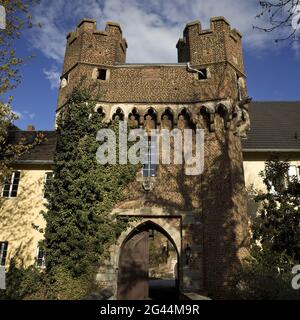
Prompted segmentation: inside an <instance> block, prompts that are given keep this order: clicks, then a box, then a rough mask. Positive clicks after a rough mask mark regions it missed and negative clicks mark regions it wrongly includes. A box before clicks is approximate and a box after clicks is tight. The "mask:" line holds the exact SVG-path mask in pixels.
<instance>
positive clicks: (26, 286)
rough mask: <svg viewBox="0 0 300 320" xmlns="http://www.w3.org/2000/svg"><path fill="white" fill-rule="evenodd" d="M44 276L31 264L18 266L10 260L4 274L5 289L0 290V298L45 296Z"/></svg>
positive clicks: (12, 298) (21, 298) (38, 297)
mask: <svg viewBox="0 0 300 320" xmlns="http://www.w3.org/2000/svg"><path fill="white" fill-rule="evenodd" d="M45 280H46V279H45V276H44V273H43V272H41V270H38V269H37V268H35V267H33V266H31V267H28V268H23V267H18V266H17V265H16V264H15V263H14V261H11V263H10V268H9V270H8V272H7V274H6V290H0V300H23V299H43V298H45Z"/></svg>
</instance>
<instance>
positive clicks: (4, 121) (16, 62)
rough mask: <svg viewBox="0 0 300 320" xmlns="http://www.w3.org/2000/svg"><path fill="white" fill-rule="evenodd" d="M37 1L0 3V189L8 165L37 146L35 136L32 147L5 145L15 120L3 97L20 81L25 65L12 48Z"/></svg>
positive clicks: (29, 23) (22, 143)
mask: <svg viewBox="0 0 300 320" xmlns="http://www.w3.org/2000/svg"><path fill="white" fill-rule="evenodd" d="M38 2H39V1H38V0H0V5H2V6H3V7H4V8H5V11H6V28H5V29H4V30H0V154H1V158H0V185H2V184H3V182H4V180H5V178H6V177H8V176H9V173H10V170H11V168H10V164H11V162H12V161H13V160H16V159H17V158H18V157H20V155H22V154H23V153H24V152H26V151H28V150H29V149H30V148H31V147H33V146H34V145H36V144H37V143H40V142H41V139H42V136H41V135H39V136H38V137H37V139H36V140H35V142H34V143H33V144H29V143H26V141H25V140H24V139H21V140H20V141H19V142H18V143H16V144H13V145H12V144H9V143H8V141H7V137H8V129H9V128H10V127H12V126H13V122H14V121H15V120H16V119H17V118H18V117H17V115H16V114H15V113H14V112H13V111H12V108H11V103H12V100H13V97H12V96H9V97H7V95H8V93H10V91H11V90H13V89H15V88H16V86H17V85H18V84H19V83H20V81H21V72H20V67H21V66H22V64H23V63H24V62H25V59H24V58H21V57H19V56H18V54H17V52H16V50H15V45H16V41H17V40H18V39H19V38H20V37H21V35H22V31H23V30H24V29H25V28H28V27H32V26H33V23H32V16H31V13H30V10H31V8H32V6H33V5H36V4H37V3H38Z"/></svg>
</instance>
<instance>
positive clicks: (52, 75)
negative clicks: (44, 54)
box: [43, 65, 60, 89]
mask: <svg viewBox="0 0 300 320" xmlns="http://www.w3.org/2000/svg"><path fill="white" fill-rule="evenodd" d="M43 72H44V74H45V76H46V78H47V79H48V80H49V81H50V85H51V89H57V88H59V83H60V72H59V71H58V69H57V68H56V66H54V65H53V66H52V67H51V69H49V70H46V69H44V70H43Z"/></svg>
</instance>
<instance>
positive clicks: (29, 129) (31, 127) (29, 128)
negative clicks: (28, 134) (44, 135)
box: [27, 124, 35, 131]
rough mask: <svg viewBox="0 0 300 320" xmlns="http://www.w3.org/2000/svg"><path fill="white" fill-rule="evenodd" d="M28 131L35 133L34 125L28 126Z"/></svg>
mask: <svg viewBox="0 0 300 320" xmlns="http://www.w3.org/2000/svg"><path fill="white" fill-rule="evenodd" d="M27 131H35V127H34V125H32V124H29V125H28V126H27Z"/></svg>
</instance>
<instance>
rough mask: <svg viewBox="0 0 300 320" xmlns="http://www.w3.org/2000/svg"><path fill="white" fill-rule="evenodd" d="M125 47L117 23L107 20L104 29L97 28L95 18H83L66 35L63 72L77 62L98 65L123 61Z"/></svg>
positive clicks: (125, 44)
mask: <svg viewBox="0 0 300 320" xmlns="http://www.w3.org/2000/svg"><path fill="white" fill-rule="evenodd" d="M127 47H128V45H127V42H126V39H124V38H123V34H122V29H121V27H120V25H119V24H118V23H116V22H112V21H109V22H107V23H106V27H105V30H97V22H96V20H93V19H83V20H81V21H80V23H79V24H78V26H77V28H76V29H75V30H74V31H71V32H70V33H69V34H68V35H67V46H66V54H65V62H64V69H63V74H66V73H67V72H68V71H69V70H71V69H72V68H73V67H74V65H75V64H76V63H78V62H83V63H93V64H99V65H114V64H116V63H124V62H125V60H126V50H127Z"/></svg>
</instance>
